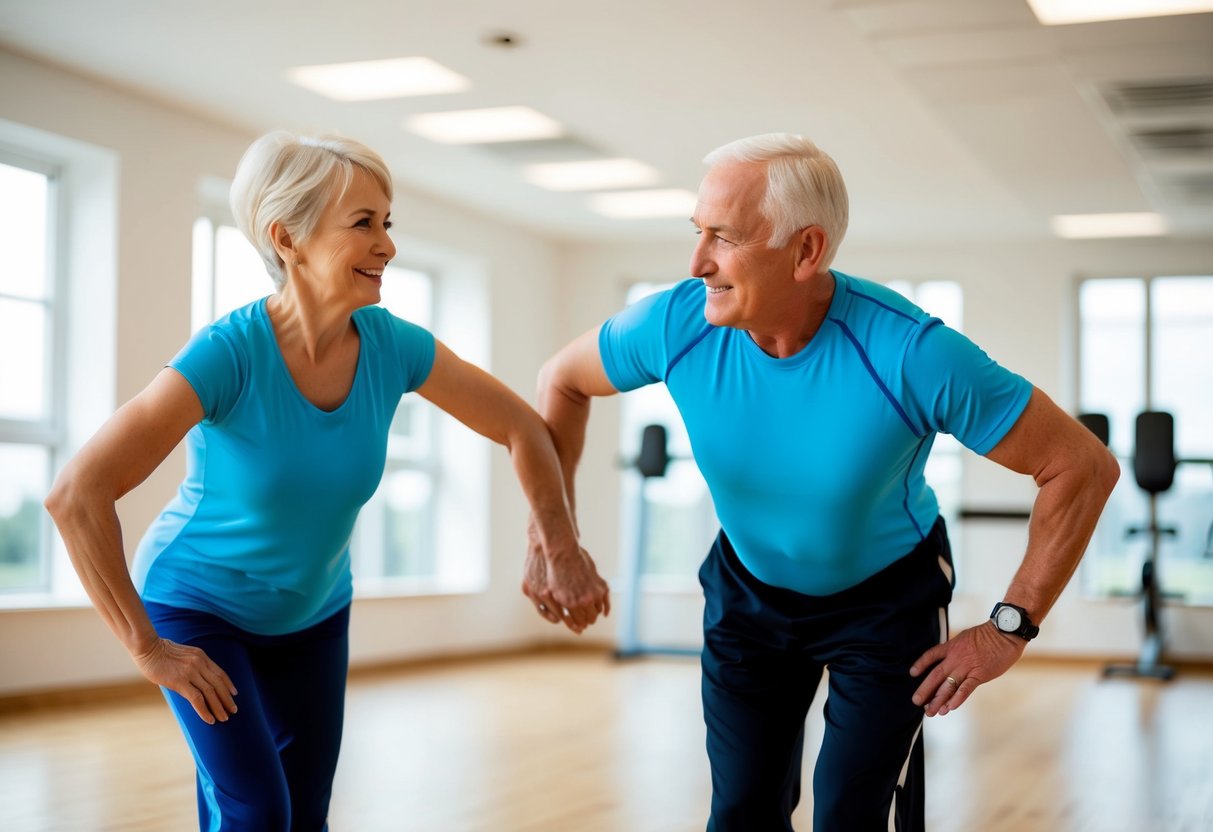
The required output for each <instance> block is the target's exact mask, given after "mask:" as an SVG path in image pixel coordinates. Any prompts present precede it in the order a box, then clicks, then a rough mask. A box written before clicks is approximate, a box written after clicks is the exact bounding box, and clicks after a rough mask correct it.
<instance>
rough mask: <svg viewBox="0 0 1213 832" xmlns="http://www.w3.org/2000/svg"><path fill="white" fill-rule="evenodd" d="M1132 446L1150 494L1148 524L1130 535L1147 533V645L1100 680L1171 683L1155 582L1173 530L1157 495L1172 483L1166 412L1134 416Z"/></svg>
mask: <svg viewBox="0 0 1213 832" xmlns="http://www.w3.org/2000/svg"><path fill="white" fill-rule="evenodd" d="M1135 439H1136V441H1135V443H1134V448H1133V477H1134V478H1135V479H1136V480H1137V485H1138V486H1139V487H1140V488H1141V489H1142V490H1143V491H1145V492H1146V494H1148V495H1149V500H1150V511H1149V522H1148V523H1147V525H1144V526H1134V527H1132V528H1130V529H1129V530H1128V536H1129V537H1133V536H1135V535H1138V534H1148V535H1149V536H1150V545H1149V548H1148V549H1147V550H1146V556H1145V559H1144V560H1143V561H1142V564H1141V598H1142V603H1143V614H1144V620H1145V633H1144V635H1145V640H1144V642H1143V643H1142V648H1141V655H1140V656H1139V657H1138V659H1137V663H1136V664H1110V665H1107V666H1106V667H1105V668H1104V671H1103V673H1104V676H1105V677H1108V676H1115V677H1123V676H1130V677H1136V678H1150V679H1162V680H1164V681H1165V680H1169V679H1171V678H1172V677H1173V676H1174V675H1175V668H1173V667H1170V666H1168V665H1166V664H1163V662H1162V658H1163V650H1164V649H1165V646H1166V640H1165V638H1164V634H1163V629H1162V621H1161V619H1160V618H1159V612H1160V610H1161V607H1162V600H1163V592H1162V589H1161V587H1160V582H1159V579H1158V548H1159V542H1160V540H1161V538H1162V537H1164V536H1171V537H1174V536H1175V534H1176V533H1177V532H1176V529H1175V528H1174V527H1173V526H1160V525H1159V524H1158V495H1159V494H1162V493H1163V492H1165V491H1167V490H1168V489H1169V488H1170V487H1171V485H1172V484H1173V483H1174V482H1175V468H1176V466H1177V465H1178V460H1177V459H1176V458H1175V419H1174V417H1173V416H1172V415H1171V414H1170V413H1166V412H1163V411H1157V410H1148V411H1146V412H1144V413H1140V414H1138V416H1137V423H1136V437H1135Z"/></svg>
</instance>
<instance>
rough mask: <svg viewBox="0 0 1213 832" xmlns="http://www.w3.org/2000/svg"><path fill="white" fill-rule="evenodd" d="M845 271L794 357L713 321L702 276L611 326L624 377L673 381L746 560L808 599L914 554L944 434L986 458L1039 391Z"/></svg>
mask: <svg viewBox="0 0 1213 832" xmlns="http://www.w3.org/2000/svg"><path fill="white" fill-rule="evenodd" d="M832 274H833V279H834V297H833V299H832V301H831V303H830V308H829V312H828V313H827V315H826V319H825V321H824V322H823V323H822V325H821V328H820V329H819V330H818V332H817V333H816V335H814V336H813V339H812V340H811V341H810V342H809V343H808V344H807V345H806V346H805V347H804V349H802V350H801V351H800V352H798V353H797V354H796V355H793V356H790V357H788V358H782V359H778V358H773V357H772V356H770V355H768V354H766V353H765V352H763V351H762V349H760V348H759V347H758V345H757V344H755V343H754V341H753V339H751V338H750V335H749V333H747V332H745V331H744V330H740V329H733V328H730V327H715V326H712V325H711V324H709V323H708V322H707V321H706V320H705V318H704V303H705V294H704V293H705V289H704V285H703V282H702V281H700V280H686V281H683V282H682V283H679V284H678V285H677V286H675V287H674V288H672V289H670V290H669V291H666V292H662V293H659V294H656V295H652V296H650V297H648V298H645V299H644V300H641V301H639V302H638V303H636V304H634V305H632V306H630V307H628V308H627V309H625V310H624V311H623V312H621V313H619V314H618V315H616V316H615V317H613V318H611V319H610V320H608V321H607V322H606V323H605V324H603V326H602V329H601V330H600V332H599V337H598V345H599V351H600V353H601V356H602V363H603V366H604V367H605V369H606V374H607V378H608V379H609V380H610V382H611V384H613V385H614V386H615V387H616V389H618V390H621V391H625V390H633V389H635V388H637V387H641V386H643V385H646V384H652V383H655V382H659V381H662V382H665V384H666V386H667V387H668V388H669V391H670V394H671V395H672V396H673V398H674V402H675V403H676V404H677V405H678V410H679V411H680V412H681V414H682V418H683V421H684V422H685V423H686V428H687V433H688V434H689V436H690V440H691V447H692V449H693V451H694V454H695V461H696V462H697V463H698V465H699V468H700V470H701V471H702V472H703V476H704V479H705V480H706V481H707V484H708V488H709V490H710V491H711V494H712V499H713V501H714V502H715V504H716V514H717V516H718V517H719V518H720V523H721V526H722V527H723V528H724V531H725V533H726V534H727V535H728V536H729V539H730V541H731V542H732V543H733V547H734V548H735V550H736V551H737V555H738V557H739V558H740V559H741V561H742V563H744V564H745V566H746V568H747V569H749V570H750V571H751V572H752V573H753V574H754V575H755V576H756V577H758V578H759V579H760V580H762V581H763V582H765V583H768V584H771V585H774V586H779V587H785V588H787V589H792V590H795V591H797V592H802V593H805V594H808V595H828V594H832V593H835V592H838V591H840V590H843V589H846V588H848V587H851V586H854V585H855V584H858V583H860V582H861V581H863V580H864V579H865V578H867V577H869V576H871V575H874V574H875V573H876V572H879V571H880V570H881V569H883V568H884V567H886V566H888V565H889V564H891V563H893V562H894V561H895V560H897V559H898V558H900V557H902V556H904V555H906V554H907V553H909V552H910V551H911V550H912V549H913V548H914V546H915V545H916V544H917V543H918V542H919V541H921V540H922V539H923V537H924V536H925V535H926V533H927V531H928V530H929V529H930V526H931V524H932V523H933V522H934V521H935V518H936V517H937V516H938V514H939V505H938V502H937V501H936V499H935V494H934V492H933V491H932V490H931V489H930V487H929V486H928V485H927V483H926V480H925V479H924V478H923V468H924V467H925V465H926V461H927V455H928V454H929V453H930V451H931V444H932V443H933V441H934V438H935V434H936V433H937V432H940V433H950V434H953V435H954V436H956V438H957V439H959V440H960V441H961V442H962V443H964V445H966V446H967V447H969V448H971V449H972V450H974V451H976V452H977V453H980V454H985V453H987V452H988V451H989V450H990V449H991V448H993V447H994V446H995V445H996V444H998V441H999V440H1000V439H1002V437H1003V436H1004V435H1006V433H1007V431H1008V430H1010V429H1011V426H1012V425H1013V424H1014V423H1015V421H1016V420H1017V419H1018V418H1019V415H1020V414H1021V413H1022V412H1023V409H1024V407H1025V406H1026V405H1027V403H1028V398H1029V397H1030V396H1031V393H1032V386H1031V384H1029V383H1028V381H1027V380H1025V379H1024V378H1022V377H1020V376H1018V375H1016V374H1014V373H1012V372H1010V371H1008V370H1006V369H1004V368H1003V367H1000V366H999V365H998V364H996V363H995V362H994V361H993V360H992V359H990V358H989V356H987V355H986V354H985V353H984V352H982V351H981V350H980V349H979V348H978V347H977V346H976V345H975V344H973V342H971V341H970V340H968V339H967V338H965V337H964V336H963V335H961V334H960V333H958V332H956V331H955V330H952V329H949V328H948V327H946V326H944V325H943V324H942V322H940V320H939V319H938V318H932V317H930V316H928V315H927V314H926V313H925V312H923V311H922V310H921V309H919V308H918V307H916V306H914V305H913V304H912V303H910V302H909V301H908V300H906V299H905V298H903V297H902V296H901V295H899V294H897V293H896V292H893V291H892V290H890V289H887V288H885V287H883V286H881V285H879V284H876V283H872V282H870V281H866V280H861V279H858V278H854V277H850V276H847V275H844V274H841V273H839V272H833V273H832Z"/></svg>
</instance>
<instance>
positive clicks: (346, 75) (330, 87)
mask: <svg viewBox="0 0 1213 832" xmlns="http://www.w3.org/2000/svg"><path fill="white" fill-rule="evenodd" d="M286 76H287V78H289V79H290V80H291V81H293V82H294V83H296V84H298V85H299V86H301V87H305V88H307V89H309V90H311V91H312V92H317V93H320V94H321V95H324V96H327V97H329V98H335V99H336V100H338V101H371V100H374V99H378V98H404V97H406V96H410V95H437V94H439V93H444V92H462V91H463V90H466V89H467V88H468V87H470V86H471V85H472V82H471V81H469V80H468V79H467V78H464V77H463V76H462V75H459V74H458V73H456V72H452V71H451V70H449V69H447V68H446V67H444V66H442V65H441V64H438V63H435V62H434V61H431V60H430V59H429V58H389V59H388V60H384V61H358V62H356V63H350V64H324V65H321V66H297V67H295V68H294V69H292V70H290V71H289V72H287V74H286Z"/></svg>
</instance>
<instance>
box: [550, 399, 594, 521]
mask: <svg viewBox="0 0 1213 832" xmlns="http://www.w3.org/2000/svg"><path fill="white" fill-rule="evenodd" d="M538 404H539V408H538V409H539V415H540V416H542V417H543V420H544V421H545V422H546V423H547V426H548V432H549V433H551V435H552V443H553V444H554V445H555V446H556V453H557V455H558V456H559V457H560V468H561V471H562V473H563V474H564V488H565V494H566V496H567V497H568V501H569V507H570V509H572V510H573V512H574V516H576V507H577V502H576V497H575V492H574V490H573V483H574V480H575V479H576V474H577V465H578V463H580V461H581V454H582V451H583V450H584V449H585V433H586V426H587V425H588V424H589V421H590V397H589V396H587V395H585V394H582V393H577V392H575V391H572V390H569V389H567V388H563V387H560V386H559V385H556V384H554V383H552V382H551V381H550V380H549V379H548V378H547V377H546V376H545V377H543V378H541V379H540V385H539V394H538Z"/></svg>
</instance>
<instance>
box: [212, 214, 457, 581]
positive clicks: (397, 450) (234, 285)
mask: <svg viewBox="0 0 1213 832" xmlns="http://www.w3.org/2000/svg"><path fill="white" fill-rule="evenodd" d="M272 291H273V284H272V282H271V281H270V278H269V276H268V275H267V274H266V271H265V266H264V264H263V263H262V261H261V258H260V256H259V255H258V254H257V252H256V250H255V249H254V248H253V247H252V246H251V245H250V244H249V243H248V241H247V240H246V239H245V238H244V235H242V234H241V233H240V231H239V230H238V229H237V228H235V226H234V225H232V224H231V222H230V221H227V222H225V221H224V220H223V219H222V218H220V219H214V218H210V217H202V218H199V219H198V220H197V221H196V223H195V225H194V285H193V293H194V308H193V321H194V324H195V328H200V327H201V326H204V325H205V324H206V323H208V322H209V321H212V320H214V319H215V318H217V317H220V316H221V315H224V314H226V313H227V312H229V311H231V310H232V309H236V308H238V307H240V306H243V305H245V304H248V303H251V302H252V301H254V300H257V299H258V298H261V297H264V296H265V295H267V294H269V293H270V292H272ZM381 305H382V306H383V307H385V308H386V309H388V310H390V311H391V312H392V314H394V315H396V316H397V317H400V318H404V319H405V320H408V321H411V322H412V323H415V324H417V325H419V326H422V327H425V328H426V329H431V330H432V329H433V323H434V283H433V280H432V279H431V278H430V276H429V275H428V274H426V273H424V272H422V271H417V270H412V269H406V268H401V267H398V266H389V267H388V268H387V269H386V271H385V272H384V275H383V291H382V301H381ZM433 410H434V409H433V407H431V406H430V405H429V404H428V403H426V402H425V401H423V400H421V399H420V398H419V397H417V396H405V397H404V398H403V399H401V401H400V405H399V406H398V408H397V410H396V415H395V417H394V418H393V420H392V426H391V429H390V433H389V435H388V450H387V461H386V464H385V466H384V472H383V479H382V481H381V482H380V485H379V489H378V491H376V493H375V495H374V496H373V497H372V498H371V500H370V501H369V502H368V503H367V504H366V506H365V507H364V508H363V510H362V512H361V513H360V515H359V518H358V525H357V527H356V528H355V531H354V536H353V539H352V541H351V551H350V554H351V559H352V561H353V570H354V577H355V580H356V582H357V585H358V586H359V588H360V589H365V588H367V587H371V586H374V587H375V588H376V589H375V591H379V589H380V588H382V587H383V586H384V585H385V582H386V583H387V584H394V585H395V586H396V587H397V588H400V589H404V590H408V589H410V588H411V587H414V586H424V585H426V584H427V582H429V583H432V580H433V579H435V578H438V577H440V576H441V575H443V573H444V572H446V571H449V570H448V569H447V568H446V567H447V566H449V565H448V564H444V562H443V558H442V557H441V547H440V545H439V541H438V540H436V537H435V533H434V516H435V514H436V511H437V509H436V500H437V497H438V494H437V490H438V489H437V484H438V480H439V478H440V474H441V470H440V465H439V464H438V460H437V454H436V449H437V446H438V445H439V444H440V442H439V441H438V439H437V434H438V433H439V432H438V431H437V430H436V429H435V425H434V412H433Z"/></svg>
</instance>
